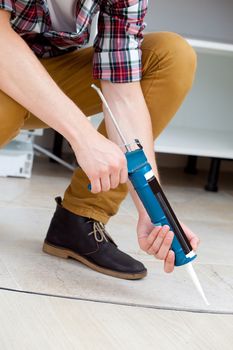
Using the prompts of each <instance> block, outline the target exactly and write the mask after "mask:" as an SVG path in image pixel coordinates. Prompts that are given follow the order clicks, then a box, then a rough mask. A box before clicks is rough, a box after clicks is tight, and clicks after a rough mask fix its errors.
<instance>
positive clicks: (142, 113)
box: [101, 81, 159, 216]
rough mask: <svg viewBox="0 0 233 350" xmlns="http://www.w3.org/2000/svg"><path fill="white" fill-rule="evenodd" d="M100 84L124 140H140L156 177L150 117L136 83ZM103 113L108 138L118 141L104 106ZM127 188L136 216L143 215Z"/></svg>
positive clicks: (141, 208)
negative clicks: (136, 210) (136, 211)
mask: <svg viewBox="0 0 233 350" xmlns="http://www.w3.org/2000/svg"><path fill="white" fill-rule="evenodd" d="M101 84H102V90H103V93H104V95H105V97H106V99H107V101H108V103H109V105H110V108H111V110H112V112H113V114H114V116H115V118H116V119H117V121H118V124H119V126H120V129H121V130H122V132H123V134H124V136H125V138H126V140H127V142H128V143H131V142H132V141H133V140H134V139H136V138H137V139H139V140H140V142H141V144H142V146H143V148H144V151H145V154H146V156H147V159H148V161H149V163H150V164H151V166H152V169H153V171H154V173H155V175H156V176H157V178H159V176H158V171H157V166H156V161H155V153H154V140H153V135H152V126H151V119H150V114H149V111H148V108H147V105H146V102H145V100H144V96H143V93H142V90H141V85H140V83H139V82H136V83H126V84H112V83H110V82H106V81H102V83H101ZM104 114H105V121H106V128H107V132H108V136H109V138H110V139H111V140H112V141H114V142H116V143H117V144H122V141H121V139H120V138H119V136H118V134H117V132H116V130H115V128H114V126H113V124H112V122H111V120H110V118H109V115H108V113H107V112H106V111H105V109H104ZM129 190H130V194H131V196H132V198H133V200H134V202H135V205H136V207H137V209H138V212H139V215H140V216H143V215H146V211H145V209H144V207H143V206H142V204H141V201H140V200H139V198H138V196H137V194H136V192H135V190H134V189H133V187H132V185H131V184H130V183H129Z"/></svg>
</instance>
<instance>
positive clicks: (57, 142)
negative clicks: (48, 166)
mask: <svg viewBox="0 0 233 350" xmlns="http://www.w3.org/2000/svg"><path fill="white" fill-rule="evenodd" d="M63 139H64V138H63V136H62V135H61V134H59V133H58V132H57V131H55V134H54V141H53V151H52V153H53V154H54V155H55V156H57V157H59V158H61V156H62V145H63ZM50 162H52V163H57V162H56V160H53V159H52V158H50Z"/></svg>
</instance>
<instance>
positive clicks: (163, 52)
mask: <svg viewBox="0 0 233 350" xmlns="http://www.w3.org/2000/svg"><path fill="white" fill-rule="evenodd" d="M142 49H143V50H142V51H143V57H144V60H143V61H144V66H145V67H148V69H144V71H145V75H146V74H148V75H149V76H150V75H151V74H153V70H154V72H158V71H160V72H161V73H162V74H163V78H164V79H168V80H170V84H172V85H173V88H174V90H176V91H177V90H181V93H182V94H185V92H188V91H189V90H190V88H191V87H192V84H193V80H194V76H195V71H196V63H197V56H196V53H195V51H194V49H193V48H192V47H191V46H190V44H189V43H188V42H187V40H185V39H184V38H183V37H181V36H180V35H178V34H176V33H172V32H158V33H149V34H146V35H145V38H144V41H143V44H142ZM148 60H149V61H150V62H148ZM145 78H146V77H145Z"/></svg>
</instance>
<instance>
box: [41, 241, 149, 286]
mask: <svg viewBox="0 0 233 350" xmlns="http://www.w3.org/2000/svg"><path fill="white" fill-rule="evenodd" d="M43 252H44V253H47V254H50V255H54V256H57V257H59V258H63V259H68V258H73V259H75V260H77V261H79V262H81V263H82V264H84V265H86V266H88V267H90V268H91V269H92V270H95V271H97V272H100V273H103V274H105V275H108V276H112V277H116V278H121V279H126V280H138V279H141V278H143V277H145V276H146V275H147V270H145V271H143V272H138V273H124V272H117V271H114V270H110V269H106V268H104V267H101V266H99V265H96V264H94V263H92V262H90V261H89V260H88V259H86V258H84V257H83V256H81V255H79V254H77V253H75V252H73V251H72V250H69V249H66V248H60V247H57V246H55V245H51V244H48V243H46V242H44V245H43Z"/></svg>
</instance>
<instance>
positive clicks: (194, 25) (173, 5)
mask: <svg viewBox="0 0 233 350" xmlns="http://www.w3.org/2000/svg"><path fill="white" fill-rule="evenodd" d="M146 22H147V31H160V30H165V31H174V32H177V33H180V34H183V35H187V36H189V37H197V38H200V39H214V40H216V41H226V42H230V43H233V1H232V0H149V11H148V14H147V17H146Z"/></svg>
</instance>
